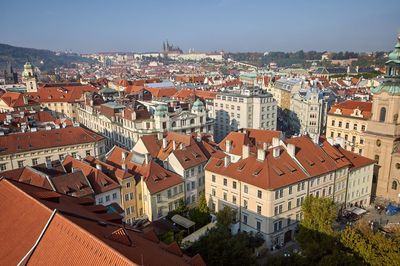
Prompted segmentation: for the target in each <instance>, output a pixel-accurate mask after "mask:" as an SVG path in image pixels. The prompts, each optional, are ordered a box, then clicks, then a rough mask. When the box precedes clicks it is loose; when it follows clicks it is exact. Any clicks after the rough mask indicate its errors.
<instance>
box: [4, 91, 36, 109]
mask: <svg viewBox="0 0 400 266" xmlns="http://www.w3.org/2000/svg"><path fill="white" fill-rule="evenodd" d="M39 109H40V105H39V103H38V102H36V101H34V100H31V99H29V98H28V97H27V96H26V95H24V94H23V93H19V92H11V91H8V92H5V93H4V94H3V95H1V96H0V113H7V112H15V111H19V112H21V111H23V112H25V111H33V110H35V111H38V110H39Z"/></svg>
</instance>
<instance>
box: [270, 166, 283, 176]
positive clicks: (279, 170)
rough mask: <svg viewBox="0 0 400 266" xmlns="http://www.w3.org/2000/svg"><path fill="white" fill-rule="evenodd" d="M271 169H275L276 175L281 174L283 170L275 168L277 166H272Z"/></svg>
mask: <svg viewBox="0 0 400 266" xmlns="http://www.w3.org/2000/svg"><path fill="white" fill-rule="evenodd" d="M272 169H273V170H274V171H275V173H276V174H277V175H278V176H282V175H283V174H284V172H283V171H282V170H281V169H279V168H277V167H272Z"/></svg>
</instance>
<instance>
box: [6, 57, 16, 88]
mask: <svg viewBox="0 0 400 266" xmlns="http://www.w3.org/2000/svg"><path fill="white" fill-rule="evenodd" d="M4 82H5V84H15V83H18V73H16V72H14V70H13V68H12V66H11V63H10V62H7V67H6V69H5V70H4Z"/></svg>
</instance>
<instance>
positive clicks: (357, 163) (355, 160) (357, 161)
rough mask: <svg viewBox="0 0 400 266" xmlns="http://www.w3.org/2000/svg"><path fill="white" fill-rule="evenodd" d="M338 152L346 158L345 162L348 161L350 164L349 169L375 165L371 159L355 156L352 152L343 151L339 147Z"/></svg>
mask: <svg viewBox="0 0 400 266" xmlns="http://www.w3.org/2000/svg"><path fill="white" fill-rule="evenodd" d="M339 150H340V152H341V153H342V154H343V155H344V156H345V157H346V159H347V160H349V161H350V162H351V164H352V167H351V169H353V170H354V169H357V168H360V167H363V166H367V165H371V164H375V161H374V160H372V159H369V158H367V157H364V156H361V155H359V154H356V153H354V152H351V151H348V150H345V149H343V148H341V147H339Z"/></svg>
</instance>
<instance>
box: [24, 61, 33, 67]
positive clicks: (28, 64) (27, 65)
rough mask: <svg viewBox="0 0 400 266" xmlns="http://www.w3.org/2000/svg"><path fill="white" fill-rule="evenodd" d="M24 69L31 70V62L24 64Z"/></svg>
mask: <svg viewBox="0 0 400 266" xmlns="http://www.w3.org/2000/svg"><path fill="white" fill-rule="evenodd" d="M24 68H33V66H32V64H31V62H26V63H25V65H24Z"/></svg>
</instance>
